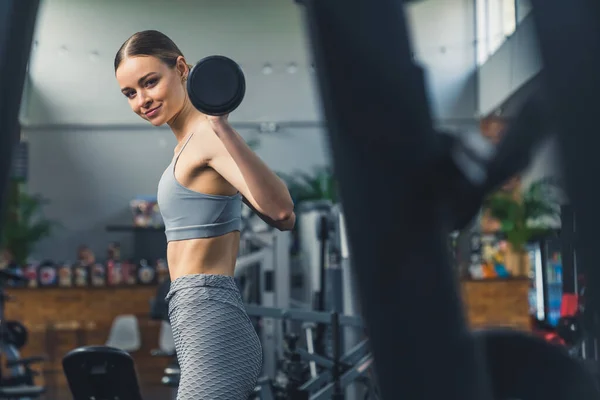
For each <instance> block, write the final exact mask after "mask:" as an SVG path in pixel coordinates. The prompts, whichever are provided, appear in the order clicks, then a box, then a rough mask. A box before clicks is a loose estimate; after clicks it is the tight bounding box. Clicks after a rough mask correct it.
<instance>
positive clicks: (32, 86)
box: [22, 0, 477, 260]
mask: <svg viewBox="0 0 600 400" xmlns="http://www.w3.org/2000/svg"><path fill="white" fill-rule="evenodd" d="M472 4H473V1H472V0H426V1H423V2H420V3H417V4H414V5H411V6H409V7H408V8H407V10H408V14H409V16H410V19H411V28H412V33H413V39H414V41H415V53H416V57H417V58H418V59H419V61H421V62H422V63H423V64H424V65H425V66H426V67H428V85H429V87H428V90H429V92H430V94H431V104H432V107H433V109H434V116H436V118H437V119H438V122H439V123H440V124H442V125H451V126H453V127H458V128H460V127H462V126H467V125H468V126H469V127H470V126H473V125H474V124H475V122H474V121H473V115H474V113H475V110H476V105H477V103H476V95H477V91H476V82H475V74H474V71H475V50H474V47H473V39H474V16H473V5H472ZM143 29H158V30H161V31H163V32H165V33H167V34H168V35H170V36H171V37H172V38H173V40H174V41H175V42H176V43H177V44H178V45H179V46H180V48H181V49H182V51H183V52H184V53H185V54H186V56H187V58H188V60H189V61H191V62H194V61H196V60H199V59H200V58H202V57H204V56H206V55H210V54H215V53H218V54H224V55H228V56H230V57H232V58H234V59H235V60H236V61H238V62H239V63H240V64H241V65H242V68H243V69H244V71H245V74H246V78H247V97H246V99H245V101H244V103H243V104H242V106H241V107H240V108H239V109H238V110H237V111H236V112H235V113H234V114H233V115H232V117H231V120H232V121H233V122H234V123H238V124H239V123H242V122H252V121H282V122H286V121H304V122H307V123H308V124H307V126H306V127H305V128H293V129H292V128H286V129H283V130H282V131H280V132H277V133H273V134H260V135H259V137H260V145H259V147H258V149H257V152H258V154H259V155H260V156H261V157H262V158H263V159H264V160H265V161H266V162H267V164H268V165H270V166H271V168H273V169H274V170H276V171H284V172H292V171H294V170H296V169H302V170H310V169H311V168H313V167H314V166H318V165H324V164H327V163H328V151H327V146H326V145H325V140H324V135H323V131H322V129H321V128H320V127H318V125H319V124H318V121H320V120H321V115H320V105H319V99H318V97H317V96H316V90H315V87H314V81H313V74H312V72H311V68H310V64H311V62H310V54H309V51H308V48H307V42H306V40H305V35H304V27H303V20H302V13H301V9H299V7H298V6H297V4H296V3H295V2H294V1H293V0H252V1H247V0H220V1H215V0H176V1H175V0H171V1H165V0H145V1H142V0H121V1H117V0H103V1H94V0H44V2H43V5H42V9H41V13H40V18H39V21H38V26H37V30H36V35H35V37H36V43H37V44H36V45H34V48H33V50H32V59H31V63H30V82H29V85H28V89H27V91H28V92H27V102H26V104H24V106H23V110H22V124H23V126H24V129H23V131H24V134H25V137H26V138H27V140H28V141H29V143H30V149H31V153H30V154H31V161H30V162H31V171H30V172H31V174H30V176H31V180H30V183H29V187H30V191H32V192H38V193H42V194H44V195H45V196H46V197H48V198H49V199H50V200H51V204H50V205H49V207H48V209H47V214H48V216H49V217H50V218H53V219H56V220H59V221H60V222H61V223H62V225H63V228H62V229H60V230H58V231H56V233H55V234H54V235H53V237H52V238H50V239H48V240H46V241H44V242H43V243H42V244H41V245H40V246H38V248H37V256H39V257H49V258H53V259H56V260H64V259H72V257H74V252H75V250H76V247H77V245H79V244H80V243H87V244H89V245H90V246H91V247H92V248H93V249H94V250H95V251H96V252H97V254H100V255H103V254H104V252H105V248H106V244H107V243H108V242H109V241H113V240H118V241H121V242H122V243H123V248H124V252H125V254H127V252H128V251H129V250H130V248H131V247H130V246H131V242H130V238H129V237H128V235H120V234H114V233H111V234H108V233H106V232H105V229H104V228H105V226H106V225H109V224H119V223H120V224H126V223H129V222H130V215H129V211H128V203H129V200H130V199H131V198H133V197H134V196H136V195H139V194H153V193H155V191H156V184H157V182H158V178H159V176H160V174H161V173H162V171H163V169H164V168H165V166H166V165H167V164H168V163H169V161H170V157H171V155H172V148H173V147H174V145H175V141H174V138H173V137H172V135H171V133H170V131H168V130H167V129H156V128H153V127H151V126H148V125H144V124H145V122H143V121H141V120H140V119H139V118H138V117H136V116H135V115H133V113H131V111H130V110H129V108H128V106H127V104H126V100H125V99H124V98H123V96H122V95H121V94H120V93H119V90H118V86H117V84H116V82H115V80H114V72H113V66H112V62H113V57H114V54H115V52H116V51H117V49H118V48H119V46H120V45H121V43H122V42H123V41H124V40H125V39H126V38H127V37H128V36H130V35H131V34H132V33H134V32H136V31H139V30H143ZM63 47H64V48H65V49H66V50H64V49H61V48H63ZM93 53H97V55H96V56H92V54H93ZM291 62H293V63H295V64H296V65H297V66H298V71H297V73H295V74H289V73H288V72H286V66H287V65H288V64H289V63H291ZM265 63H270V64H272V65H273V67H274V73H273V74H271V75H263V74H262V67H263V65H264V64H265ZM311 123H313V124H312V125H311ZM240 133H242V135H243V136H245V137H247V138H254V137H256V136H257V135H258V133H257V132H256V131H255V130H252V129H241V130H240Z"/></svg>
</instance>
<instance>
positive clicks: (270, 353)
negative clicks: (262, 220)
mask: <svg viewBox="0 0 600 400" xmlns="http://www.w3.org/2000/svg"><path fill="white" fill-rule="evenodd" d="M244 239H245V240H248V241H251V242H253V243H254V244H255V245H257V247H259V248H260V250H258V251H254V252H252V253H249V254H247V255H243V256H241V257H239V258H238V259H237V262H236V264H235V276H236V277H239V276H241V275H244V274H245V273H246V271H248V270H249V268H250V267H252V266H255V265H258V266H259V278H258V279H259V282H258V286H259V291H260V294H259V296H260V299H259V301H260V305H261V306H264V307H277V308H282V309H287V308H288V307H289V305H290V255H289V254H290V252H289V248H290V240H291V239H290V233H289V232H281V231H278V230H277V229H269V230H267V231H265V232H260V233H254V232H253V233H249V234H247V235H244ZM259 333H260V341H261V344H262V348H263V373H265V374H267V375H268V376H271V377H272V376H274V375H275V371H276V370H277V359H278V358H281V357H282V356H283V327H282V326H281V325H280V324H276V323H275V321H274V320H272V319H267V320H264V321H263V322H262V323H261V324H260V330H259Z"/></svg>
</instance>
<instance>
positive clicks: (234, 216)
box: [157, 133, 242, 242]
mask: <svg viewBox="0 0 600 400" xmlns="http://www.w3.org/2000/svg"><path fill="white" fill-rule="evenodd" d="M192 136H193V133H192V134H191V135H189V137H188V138H187V140H186V141H185V143H184V144H183V146H182V147H181V150H179V153H177V155H176V156H175V158H174V159H173V161H171V164H169V166H168V167H167V169H166V170H165V172H163V174H162V176H161V178H160V181H159V182H158V196H157V198H158V207H159V208H160V213H161V214H162V218H163V221H164V224H165V234H166V236H167V242H171V241H174V240H186V239H198V238H207V237H215V236H221V235H224V234H226V233H229V232H233V231H239V230H241V228H242V219H241V214H242V196H241V194H240V193H237V194H234V195H233V196H222V195H214V194H205V193H199V192H196V191H193V190H191V189H188V188H186V187H185V186H183V185H181V184H180V183H179V182H178V181H177V179H176V178H175V165H176V164H177V160H178V159H179V156H180V155H181V153H182V152H183V149H185V146H186V145H187V144H188V142H189V141H190V139H191V138H192Z"/></svg>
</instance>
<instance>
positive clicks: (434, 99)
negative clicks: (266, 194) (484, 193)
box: [0, 0, 591, 400]
mask: <svg viewBox="0 0 600 400" xmlns="http://www.w3.org/2000/svg"><path fill="white" fill-rule="evenodd" d="M405 8H406V11H407V14H408V16H409V19H410V29H411V34H412V39H413V43H414V57H415V59H416V60H417V61H418V62H419V63H420V64H422V65H423V66H424V67H425V68H426V72H427V75H426V80H427V90H428V93H429V100H430V105H431V108H432V110H433V115H434V118H435V123H436V125H437V126H438V127H439V128H441V129H444V130H449V131H457V132H462V133H466V134H472V135H483V136H484V137H485V138H487V139H488V140H490V141H491V142H493V143H497V142H498V141H499V140H500V139H501V138H502V135H503V132H504V128H505V126H506V124H507V122H509V121H510V119H511V118H512V117H513V116H514V114H515V112H516V110H518V108H519V107H520V105H521V104H522V102H523V101H524V99H525V98H527V96H528V95H529V94H531V93H533V91H535V90H536V88H537V87H538V85H539V73H540V70H541V67H542V65H541V60H540V57H539V54H538V50H537V41H536V37H535V32H534V29H533V25H532V22H533V21H532V19H531V14H530V11H531V6H530V4H529V2H528V1H527V0H422V1H418V2H414V3H409V4H407V5H405ZM303 24H304V21H303V15H302V10H301V8H300V7H298V5H297V4H296V3H295V2H294V1H292V0H289V1H283V0H253V1H243V0H221V1H212V0H173V1H166V0H145V1H141V0H120V1H115V0H104V1H92V0H42V2H41V6H40V10H39V15H38V20H37V26H36V29H35V35H34V42H33V45H32V48H31V58H30V62H29V65H28V71H27V78H26V83H25V90H24V97H23V102H22V105H21V114H20V133H21V141H20V143H19V146H18V148H17V152H16V154H15V158H14V160H13V173H12V178H11V179H12V180H11V182H12V183H11V193H10V201H9V209H8V215H9V216H10V215H12V216H13V218H12V219H11V218H9V219H8V221H9V222H8V224H7V225H6V226H5V227H3V242H2V244H1V247H0V248H2V250H3V252H2V257H0V265H1V266H2V268H3V271H7V272H10V273H11V274H17V275H19V276H21V277H23V278H24V279H22V280H19V279H15V278H14V276H12V277H10V276H7V277H5V279H3V284H2V286H3V288H4V289H3V290H5V291H6V293H7V294H9V295H10V297H7V298H6V300H7V302H6V304H4V302H3V303H2V307H3V308H5V309H6V310H5V313H6V319H7V320H9V321H14V326H12V328H11V330H10V332H8V333H6V334H5V338H4V342H5V345H6V346H9V347H10V349H9V350H7V352H9V353H7V354H9V355H8V356H7V357H8V358H9V359H16V360H18V359H22V358H24V357H29V356H37V355H44V357H45V361H39V360H36V362H35V363H34V364H32V366H31V368H33V370H35V371H37V374H36V375H35V377H34V380H35V384H36V385H41V386H44V387H46V394H45V396H46V398H47V399H56V400H58V399H68V398H70V395H69V391H68V389H67V388H66V380H65V378H64V375H63V372H62V367H61V360H62V357H63V356H64V355H65V354H66V353H67V352H68V351H69V350H71V349H73V348H76V347H79V346H83V345H88V344H110V345H114V346H116V347H120V348H122V349H124V350H126V351H128V352H130V354H132V356H133V357H134V359H135V360H136V366H137V368H138V378H139V380H140V384H141V386H142V390H143V391H144V393H146V394H147V395H148V396H149V397H146V398H148V399H152V398H156V399H158V398H161V399H164V398H169V396H173V393H174V391H175V390H176V379H175V378H173V376H176V373H175V374H172V373H169V372H173V371H176V369H177V364H176V360H175V359H174V357H173V354H172V349H173V345H172V338H170V337H169V324H168V318H166V317H165V315H164V309H162V308H161V306H163V305H162V303H163V297H164V293H163V291H164V289H165V285H168V265H167V264H166V261H165V254H166V241H165V238H164V228H163V226H162V220H161V218H160V214H159V210H158V206H157V205H156V186H157V183H158V180H159V178H160V175H161V174H162V172H163V171H164V168H165V167H166V166H167V165H168V164H169V162H170V161H171V158H172V149H173V148H174V147H175V145H176V140H175V138H174V136H173V135H172V133H171V131H170V130H169V129H168V128H165V127H161V128H155V127H152V126H151V125H149V124H148V123H146V122H145V121H142V120H141V119H140V118H139V117H137V116H136V115H134V114H133V113H132V112H131V110H130V108H129V106H128V104H127V101H126V99H125V98H124V97H123V95H122V94H121V93H120V91H119V86H118V84H117V82H116V80H115V77H114V69H113V60H114V56H115V53H116V52H117V50H118V49H119V47H120V46H121V44H122V43H123V42H124V41H125V40H126V39H127V38H128V37H129V36H131V35H132V34H133V33H135V32H137V31H141V30H146V29H156V30H159V31H162V32H163V33H165V34H167V35H168V36H169V37H171V38H172V39H173V40H174V41H175V43H177V45H178V46H179V48H180V49H181V50H182V51H183V53H184V54H185V56H186V58H187V61H188V62H189V63H190V64H194V63H196V62H197V61H198V60H200V59H202V58H203V57H205V56H208V55H213V54H221V55H225V56H228V57H230V58H232V59H234V60H235V61H237V62H238V63H239V64H240V66H241V67H242V69H243V71H244V73H245V76H246V84H247V91H246V97H245V100H244V102H243V103H242V105H241V106H240V107H239V108H238V109H237V110H236V111H235V112H234V113H233V114H232V115H231V117H230V121H231V122H232V125H233V126H234V127H235V128H236V129H237V130H238V131H239V133H240V134H241V135H242V136H243V137H244V139H245V140H246V141H247V142H248V143H249V144H250V146H251V147H252V148H253V149H254V150H255V151H256V153H257V154H258V155H259V156H260V157H261V158H262V159H263V160H264V161H265V162H266V163H267V164H268V165H269V166H270V167H271V168H272V169H273V170H274V171H276V172H277V173H278V174H279V175H280V176H281V177H282V178H283V179H284V180H285V181H286V183H287V184H288V186H289V188H290V191H291V193H292V196H293V197H294V201H295V204H296V213H297V215H298V223H297V226H296V228H295V229H294V231H293V232H287V233H282V232H273V231H272V230H270V229H268V228H267V227H266V225H264V224H263V223H262V222H261V221H259V220H258V219H257V218H256V217H254V216H253V215H252V214H251V212H250V211H249V210H245V218H244V230H243V234H242V242H243V243H242V247H241V250H240V258H239V261H238V264H239V265H238V271H237V272H236V277H237V278H238V281H239V284H240V287H241V288H242V290H243V294H244V297H245V298H244V300H245V301H246V302H247V303H248V304H257V305H261V306H268V307H277V308H285V309H288V308H292V309H299V310H312V311H327V310H331V309H337V310H338V311H340V312H342V313H344V314H348V315H354V316H356V315H358V305H357V304H356V299H355V296H354V292H353V289H352V287H353V286H352V285H353V283H352V282H351V277H349V276H348V275H349V274H348V272H347V271H348V268H349V264H350V262H351V255H350V253H349V251H348V249H347V245H346V243H345V231H344V223H343V220H344V218H343V209H342V207H341V203H340V199H339V198H338V195H337V192H336V182H335V174H334V173H333V171H332V170H331V168H330V162H329V150H328V148H327V144H326V136H325V131H324V123H323V118H322V111H321V110H322V105H321V103H320V98H319V96H318V92H317V90H316V85H315V74H314V67H313V64H312V61H311V55H310V49H309V48H308V43H307V37H306V32H305V28H304V25H303ZM348 68H352V66H351V65H350V66H348ZM397 128H398V132H401V131H402V128H403V127H402V126H401V125H400V124H399V125H398V127H397ZM557 171H558V158H557V156H556V152H555V145H554V142H553V140H551V139H550V140H548V141H547V142H546V143H544V144H543V146H541V147H540V149H539V150H538V151H537V153H536V154H535V157H534V159H533V162H532V164H531V165H530V167H529V168H528V169H527V170H526V171H523V173H522V174H519V175H518V176H515V177H514V178H513V179H511V180H510V181H508V182H506V184H505V185H504V186H503V187H502V188H501V189H500V190H499V191H498V192H497V193H492V194H491V195H490V196H489V198H488V199H486V202H485V205H484V207H483V208H482V209H481V212H480V213H479V215H478V216H477V218H476V219H475V220H474V221H472V223H471V224H470V225H469V226H468V227H467V228H466V229H464V230H462V231H457V232H453V233H452V235H451V236H450V237H449V238H448V242H449V253H450V254H451V255H452V257H453V261H454V267H455V268H456V273H457V277H458V278H459V279H460V281H461V287H462V289H463V301H464V304H465V310H466V312H467V315H468V317H469V322H470V324H471V325H472V326H473V327H486V326H510V327H513V328H517V329H522V330H527V331H534V332H537V333H539V334H540V335H542V336H544V337H546V338H547V339H548V340H551V341H556V342H557V343H560V344H561V345H565V346H568V347H569V349H572V350H573V351H574V353H576V354H577V356H581V357H589V354H591V353H590V350H589V349H590V347H589V346H591V345H590V344H587V345H585V344H584V343H583V342H582V341H581V340H580V336H577V335H573V336H570V337H566V334H564V335H562V336H561V335H560V334H559V333H560V330H561V326H563V325H565V324H567V323H569V324H571V325H569V326H570V327H572V326H574V325H573V324H575V323H576V321H575V320H574V319H573V318H571V320H567V319H566V318H567V317H569V318H570V317H573V315H574V314H575V308H577V307H578V306H579V305H581V304H579V303H580V300H581V299H580V298H581V296H578V295H579V294H581V292H582V289H583V288H584V277H583V276H580V274H578V273H577V268H576V263H575V249H574V245H573V241H572V237H573V232H574V228H573V220H574V216H573V215H572V212H571V211H570V208H569V204H568V201H567V200H566V199H565V198H564V196H563V195H562V189H561V184H560V176H559V175H558V172H557ZM518 207H521V208H523V209H526V210H527V212H526V213H516V212H515V211H514V210H515V209H517V208H518ZM565 221H566V222H565ZM521 222H522V224H521ZM565 224H566V225H565ZM521 225H522V226H525V227H526V228H524V229H522V230H521V231H519V232H518V234H515V232H514V229H515V228H514V227H515V226H521ZM321 228H323V229H321ZM565 232H568V234H567V233H565ZM399 257H402V255H399ZM265 271H266V272H269V271H271V272H273V271H277V272H276V273H275V276H276V277H275V278H274V279H275V281H276V283H277V285H276V287H277V289H276V290H275V292H276V293H275V295H274V296H271V295H272V294H273V293H272V292H273V291H272V290H271V289H270V288H269V286H270V285H269V284H268V283H267V282H266V281H265V279H266V278H265ZM567 280H568V282H567ZM167 288H168V287H167ZM565 296H566V297H565ZM573 296H575V297H573ZM565 298H567V300H565ZM574 299H575V300H574ZM573 301H575V303H573ZM567 303H568V306H566V305H565V304H567ZM573 304H576V305H577V306H576V307H575V308H573V306H572V305H573ZM4 306H5V307H4ZM561 307H562V309H561ZM432 317H434V316H432ZM561 317H562V319H561ZM253 318H254V319H255V321H256V327H257V330H258V331H259V333H260V334H261V338H263V340H265V341H266V342H263V347H264V348H265V357H266V361H265V371H264V375H265V376H269V377H271V378H273V379H275V380H276V378H277V377H279V378H281V376H284V377H287V378H289V371H286V370H285V367H284V366H282V365H284V364H285V363H282V360H286V357H287V355H286V354H284V353H285V352H284V351H283V349H284V348H288V347H286V346H289V345H290V343H291V342H290V340H291V341H292V342H293V341H294V340H295V339H293V338H292V336H290V335H291V334H292V333H293V334H295V335H296V336H298V338H299V339H298V340H299V343H301V346H307V345H308V341H309V340H311V339H309V338H308V336H307V335H308V333H307V332H308V331H310V330H311V329H313V327H310V326H308V328H307V326H306V321H305V323H301V322H302V321H295V322H294V323H288V322H289V321H287V322H286V321H284V322H283V323H282V324H280V323H279V322H277V323H273V324H271V323H267V322H265V320H266V319H268V318H266V317H264V316H259V315H256V316H253ZM565 326H566V325H565ZM314 329H315V330H316V337H317V339H318V340H319V341H320V342H319V343H317V345H316V346H317V348H321V349H322V351H323V352H325V353H327V352H328V351H331V349H330V343H331V341H332V340H333V338H332V337H331V334H330V333H329V334H325V333H323V331H319V327H318V326H317V327H314ZM347 330H350V331H352V332H350V331H349V332H350V333H347V334H346V335H345V337H344V338H343V343H344V349H345V350H347V351H349V350H350V348H351V347H352V346H353V345H355V344H356V343H359V342H360V340H361V339H362V338H364V332H363V331H362V330H361V329H360V328H357V327H354V328H352V329H350V328H348V329H346V330H344V332H346V331H347ZM580 330H581V328H580V327H579V326H577V327H576V329H575V331H576V332H577V334H579V333H580ZM572 331H573V330H572ZM328 332H329V331H328ZM9 333H10V334H9ZM11 335H12V336H11ZM18 339H21V340H20V341H19V340H18ZM317 339H315V340H317ZM294 343H295V342H294ZM328 343H329V344H328ZM586 346H587V352H588V353H587V354H588V355H587V356H586ZM311 347H312V346H311ZM7 348H8V347H7ZM288 349H289V348H288ZM157 350H160V351H158V352H157ZM161 354H162V355H161ZM165 354H166V355H165ZM11 357H12V358H11ZM169 368H171V370H169V371H167V369H169ZM303 368H304V371H305V373H306V374H309V375H310V374H312V373H313V372H314V371H310V368H311V365H310V363H308V362H305V364H304V367H303ZM319 368H321V367H319ZM323 368H325V367H323ZM6 373H7V374H8V375H9V376H10V375H16V376H21V375H23V374H25V375H27V374H31V371H30V370H29V369H28V368H24V367H23V365H21V366H20V367H19V368H17V367H14V368H12V369H10V368H9V370H8V371H6ZM19 374H20V375H19ZM286 374H287V375H286ZM28 376H29V375H28ZM309 377H310V376H309ZM359 378H360V379H359ZM363 378H364V377H357V378H356V382H355V384H354V383H353V384H352V385H350V386H349V387H348V396H359V394H357V393H358V392H360V391H361V390H362V391H364V390H366V389H364V388H362V386H365V385H362V386H361V388H360V389H359V388H357V387H355V386H359V385H358V383H360V382H359V381H361V379H363ZM288 380H289V379H288ZM279 384H280V385H283V384H282V383H281V379H280V380H279ZM371 395H372V394H371ZM152 396H156V397H152ZM361 396H362V394H361ZM372 396H374V395H372ZM349 398H350V397H349ZM355 398H358V397H355ZM361 398H363V397H361ZM370 398H376V397H370Z"/></svg>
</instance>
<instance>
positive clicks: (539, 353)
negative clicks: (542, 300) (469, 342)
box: [474, 329, 600, 400]
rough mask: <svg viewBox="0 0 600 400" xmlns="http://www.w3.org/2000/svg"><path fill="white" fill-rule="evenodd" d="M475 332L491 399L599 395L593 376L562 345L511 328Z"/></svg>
mask: <svg viewBox="0 0 600 400" xmlns="http://www.w3.org/2000/svg"><path fill="white" fill-rule="evenodd" d="M474 335H475V340H476V341H477V343H478V344H479V345H480V349H481V350H482V351H483V352H484V354H485V358H486V362H487V366H488V372H489V377H490V379H491V381H492V386H493V394H494V399H497V400H507V399H518V400H549V399H552V400H575V399H578V400H593V399H598V398H599V397H598V396H599V395H600V392H599V391H598V386H597V382H596V380H595V378H594V377H593V376H592V374H591V373H590V371H589V370H588V369H587V368H586V367H585V366H584V365H583V363H582V362H581V361H580V360H577V359H575V358H573V357H571V356H570V355H569V354H568V353H567V352H566V351H565V349H564V348H563V347H562V346H557V345H553V344H551V343H548V342H546V341H545V340H542V339H541V338H537V337H534V336H532V335H529V334H526V333H524V332H517V331H511V330H503V329H500V330H483V331H478V332H474Z"/></svg>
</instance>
